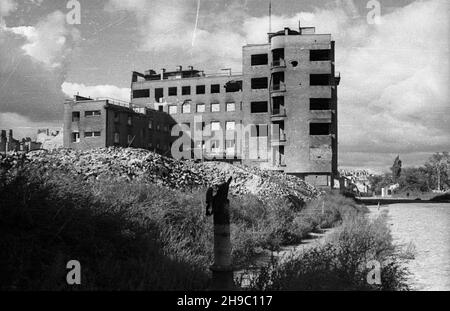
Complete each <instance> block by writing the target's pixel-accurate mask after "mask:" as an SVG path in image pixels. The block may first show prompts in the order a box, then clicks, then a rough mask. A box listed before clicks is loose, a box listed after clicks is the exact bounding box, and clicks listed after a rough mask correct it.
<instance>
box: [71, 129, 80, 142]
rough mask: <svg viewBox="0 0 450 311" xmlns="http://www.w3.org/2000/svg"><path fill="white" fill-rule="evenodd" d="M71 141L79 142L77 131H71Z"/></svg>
mask: <svg viewBox="0 0 450 311" xmlns="http://www.w3.org/2000/svg"><path fill="white" fill-rule="evenodd" d="M72 142H73V143H79V142H80V133H79V132H73V133H72Z"/></svg>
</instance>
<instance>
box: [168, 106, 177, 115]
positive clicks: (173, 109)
mask: <svg viewBox="0 0 450 311" xmlns="http://www.w3.org/2000/svg"><path fill="white" fill-rule="evenodd" d="M169 114H177V106H169Z"/></svg>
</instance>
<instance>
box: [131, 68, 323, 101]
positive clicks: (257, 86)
mask: <svg viewBox="0 0 450 311" xmlns="http://www.w3.org/2000/svg"><path fill="white" fill-rule="evenodd" d="M331 84H332V79H331V75H330V74H311V75H310V83H309V85H310V86H323V85H331ZM283 85H284V73H283V72H277V73H275V74H274V75H273V87H272V89H273V90H280V89H281V88H282V87H283ZM217 86H219V85H217ZM268 87H269V78H267V77H261V78H253V79H251V88H252V90H261V89H267V88H268ZM185 88H186V89H185ZM211 93H220V86H219V89H218V90H216V89H213V86H211ZM177 94H178V88H177V87H170V88H169V96H177ZM190 94H191V91H190V87H182V95H190ZM197 94H205V86H204V85H203V86H202V88H200V89H199V87H198V86H197ZM149 97H150V90H149V89H144V90H134V91H133V98H149ZM163 97H164V90H163V89H162V88H160V89H155V100H156V101H157V102H159V100H160V99H161V98H163Z"/></svg>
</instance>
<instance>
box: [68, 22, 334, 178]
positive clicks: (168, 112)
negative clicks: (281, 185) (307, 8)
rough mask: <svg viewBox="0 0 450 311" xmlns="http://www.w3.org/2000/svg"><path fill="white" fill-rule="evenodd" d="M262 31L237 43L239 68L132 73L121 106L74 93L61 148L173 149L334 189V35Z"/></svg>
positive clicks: (166, 151) (167, 152) (302, 30)
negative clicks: (257, 38)
mask: <svg viewBox="0 0 450 311" xmlns="http://www.w3.org/2000/svg"><path fill="white" fill-rule="evenodd" d="M268 37H269V39H268V43H266V44H249V45H246V46H244V47H243V55H242V60H243V64H242V73H241V74H233V73H232V72H231V71H230V72H226V73H225V72H224V73H221V74H205V73H204V72H203V71H200V70H197V69H194V68H192V67H187V68H183V67H182V66H179V67H178V68H177V69H176V70H174V71H169V70H165V69H161V70H147V71H144V72H143V73H139V72H133V74H132V84H131V93H132V94H131V104H129V105H128V106H127V105H120V104H117V103H114V102H112V101H108V100H91V99H87V98H79V97H78V98H76V99H75V100H73V101H69V102H66V105H65V108H66V109H65V122H64V123H65V131H64V135H65V137H64V145H65V147H68V148H75V149H85V148H90V147H105V146H130V147H138V148H146V149H150V150H153V151H156V152H158V153H161V154H165V155H169V156H170V155H172V156H174V151H176V152H175V153H177V154H178V152H179V153H180V154H181V155H182V157H183V158H192V157H193V158H196V159H202V160H223V161H228V162H231V163H242V164H245V165H249V166H258V167H260V168H263V169H268V170H278V171H283V172H285V173H288V174H293V175H296V176H299V177H301V178H304V179H305V180H306V181H307V182H310V183H312V184H315V185H318V186H332V185H333V180H334V178H337V176H338V171H337V155H338V150H337V148H338V146H337V140H338V132H337V129H338V128H337V108H338V107H337V86H338V85H339V82H340V77H338V76H337V75H336V73H335V68H334V67H335V64H334V60H335V56H334V53H335V52H334V51H335V49H334V41H333V40H332V38H331V35H330V34H316V33H315V28H312V27H311V28H309V27H308V28H299V29H298V30H291V29H289V28H285V29H284V30H282V31H279V32H276V33H270V34H269V35H268ZM94 108H95V109H94ZM86 133H87V135H86Z"/></svg>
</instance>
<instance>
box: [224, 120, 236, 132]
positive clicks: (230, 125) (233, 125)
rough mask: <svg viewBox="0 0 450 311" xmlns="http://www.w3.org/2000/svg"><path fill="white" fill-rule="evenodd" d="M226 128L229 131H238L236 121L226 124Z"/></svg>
mask: <svg viewBox="0 0 450 311" xmlns="http://www.w3.org/2000/svg"><path fill="white" fill-rule="evenodd" d="M225 128H226V130H227V131H234V130H235V129H236V122H235V121H227V122H226V123H225Z"/></svg>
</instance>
